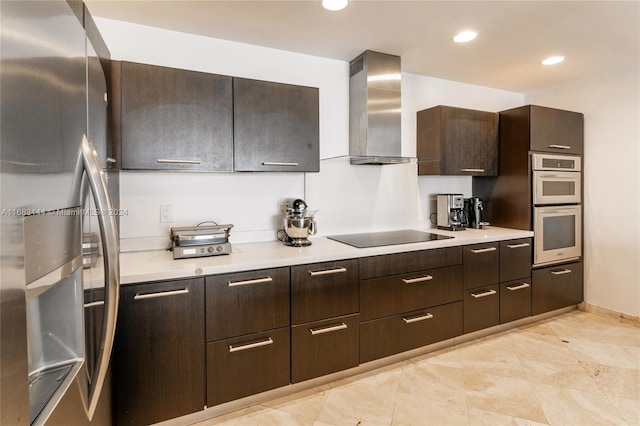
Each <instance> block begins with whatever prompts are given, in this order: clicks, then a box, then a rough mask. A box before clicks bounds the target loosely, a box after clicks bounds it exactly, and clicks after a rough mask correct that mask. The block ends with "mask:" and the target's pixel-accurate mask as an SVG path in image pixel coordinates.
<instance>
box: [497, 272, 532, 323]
mask: <svg viewBox="0 0 640 426" xmlns="http://www.w3.org/2000/svg"><path fill="white" fill-rule="evenodd" d="M528 316H531V280H530V278H529V277H526V278H525V279H521V280H517V281H511V282H508V283H502V284H500V324H504V323H506V322H510V321H515V320H517V319H520V318H526V317H528Z"/></svg>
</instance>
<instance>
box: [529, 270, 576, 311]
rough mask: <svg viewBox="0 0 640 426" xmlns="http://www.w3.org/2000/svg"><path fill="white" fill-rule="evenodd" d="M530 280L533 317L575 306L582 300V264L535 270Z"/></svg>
mask: <svg viewBox="0 0 640 426" xmlns="http://www.w3.org/2000/svg"><path fill="white" fill-rule="evenodd" d="M531 280H532V283H531V285H532V287H533V288H532V289H531V310H532V314H533V315H538V314H541V313H543V312H549V311H553V310H555V309H560V308H564V307H567V306H571V305H577V304H578V303H580V302H582V300H583V282H582V262H578V263H571V264H568V265H560V266H551V267H548V268H543V269H535V270H533V271H532V272H531Z"/></svg>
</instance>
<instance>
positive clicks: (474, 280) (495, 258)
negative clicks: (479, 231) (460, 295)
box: [462, 243, 500, 289]
mask: <svg viewBox="0 0 640 426" xmlns="http://www.w3.org/2000/svg"><path fill="white" fill-rule="evenodd" d="M498 247H499V245H498V243H486V244H473V245H469V246H465V247H464V248H463V251H462V263H463V266H464V288H466V289H469V288H476V287H480V286H483V285H487V284H497V283H498V282H499V280H500V263H499V249H498Z"/></svg>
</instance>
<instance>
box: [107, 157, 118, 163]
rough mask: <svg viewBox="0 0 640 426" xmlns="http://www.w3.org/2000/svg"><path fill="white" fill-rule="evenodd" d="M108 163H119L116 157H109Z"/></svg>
mask: <svg viewBox="0 0 640 426" xmlns="http://www.w3.org/2000/svg"><path fill="white" fill-rule="evenodd" d="M107 163H117V160H116V159H115V158H111V157H107Z"/></svg>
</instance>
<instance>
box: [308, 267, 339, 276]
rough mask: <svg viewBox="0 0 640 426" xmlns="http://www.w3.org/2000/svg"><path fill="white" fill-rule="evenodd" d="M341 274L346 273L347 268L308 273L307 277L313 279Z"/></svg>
mask: <svg viewBox="0 0 640 426" xmlns="http://www.w3.org/2000/svg"><path fill="white" fill-rule="evenodd" d="M343 272H347V268H334V269H325V270H323V271H309V275H311V276H312V277H315V276H318V275H331V274H341V273H343Z"/></svg>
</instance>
